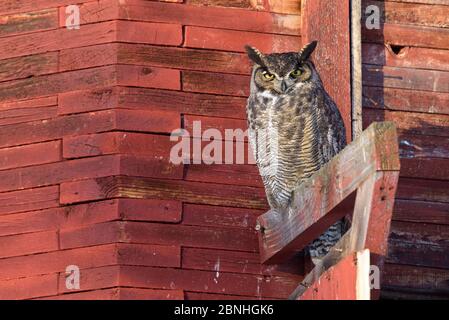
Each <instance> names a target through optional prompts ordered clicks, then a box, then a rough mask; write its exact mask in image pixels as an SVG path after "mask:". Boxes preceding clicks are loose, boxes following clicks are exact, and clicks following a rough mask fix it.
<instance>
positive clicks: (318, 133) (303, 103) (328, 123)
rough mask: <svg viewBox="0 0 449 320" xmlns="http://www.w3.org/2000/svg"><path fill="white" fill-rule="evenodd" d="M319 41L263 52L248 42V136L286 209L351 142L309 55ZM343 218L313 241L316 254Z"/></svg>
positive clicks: (269, 187) (275, 201) (337, 234)
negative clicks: (250, 67) (307, 181)
mask: <svg viewBox="0 0 449 320" xmlns="http://www.w3.org/2000/svg"><path fill="white" fill-rule="evenodd" d="M316 46H317V42H316V41H314V42H311V43H309V44H307V45H306V46H304V48H303V49H302V50H301V51H300V52H287V53H273V54H263V53H261V52H260V51H259V50H257V49H256V48H253V47H249V46H246V47H245V48H246V51H247V53H248V56H249V58H250V59H251V60H252V62H253V63H254V67H253V70H252V76H251V93H250V96H249V98H248V104H247V109H246V111H247V117H248V127H249V140H250V144H251V147H252V149H253V153H254V158H255V160H256V163H257V166H258V168H259V172H260V175H261V176H262V181H263V183H264V186H265V191H266V195H267V199H268V203H269V205H270V207H271V208H272V209H275V210H276V211H278V212H281V213H282V212H286V209H287V208H288V206H289V204H290V202H291V201H292V196H293V190H294V189H295V187H296V186H297V185H298V184H299V183H300V182H301V181H302V180H304V179H307V178H308V177H310V176H311V175H312V174H313V173H314V172H315V171H317V170H318V169H320V167H321V166H323V165H324V164H325V163H326V162H328V161H329V160H331V159H332V157H333V156H335V155H336V154H337V153H338V152H339V151H340V150H342V149H343V148H344V147H345V145H346V135H345V126H344V123H343V119H342V117H341V115H340V112H339V111H338V108H337V106H336V105H335V103H334V101H333V100H332V99H331V97H330V96H329V95H328V94H327V92H326V91H325V89H324V87H323V83H322V82H321V79H320V76H319V74H318V72H317V70H316V68H315V66H314V64H313V62H312V61H310V56H311V55H312V53H313V51H314V50H315V48H316ZM343 228H344V226H343V222H342V221H338V222H337V223H335V224H334V225H333V226H331V227H330V228H329V229H328V230H327V231H326V232H325V233H324V234H323V235H321V236H320V237H319V238H318V239H316V240H315V241H314V242H313V243H312V244H311V245H309V248H308V249H309V253H310V256H311V258H312V260H314V261H317V259H319V258H321V257H322V256H324V255H325V254H326V253H327V252H328V251H329V249H330V248H331V247H332V246H333V245H335V243H337V241H338V240H339V239H340V238H341V236H342V233H343V232H344V230H343Z"/></svg>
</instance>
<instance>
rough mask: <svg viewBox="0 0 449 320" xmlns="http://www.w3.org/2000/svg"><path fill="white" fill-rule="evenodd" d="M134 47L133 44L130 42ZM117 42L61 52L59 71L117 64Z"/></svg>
mask: <svg viewBox="0 0 449 320" xmlns="http://www.w3.org/2000/svg"><path fill="white" fill-rule="evenodd" d="M129 45H130V46H131V47H133V45H132V44H129ZM117 46H118V44H117V43H105V44H98V45H93V46H88V47H81V48H70V49H64V50H61V51H60V52H59V71H60V72H63V71H72V70H78V69H87V68H92V67H100V66H106V65H111V64H117Z"/></svg>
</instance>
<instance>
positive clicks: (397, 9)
mask: <svg viewBox="0 0 449 320" xmlns="http://www.w3.org/2000/svg"><path fill="white" fill-rule="evenodd" d="M401 2H407V1H399V2H392V1H373V0H363V7H362V13H363V14H364V15H363V19H364V21H365V19H366V18H367V16H366V14H365V8H366V7H368V6H370V5H375V6H377V7H378V8H379V9H380V13H381V17H380V18H381V22H382V23H396V24H413V25H421V26H430V27H440V28H447V27H449V7H448V6H447V2H445V1H444V0H442V1H438V0H437V1H419V0H418V1H410V2H422V3H424V4H416V3H401ZM438 3H439V4H441V5H438Z"/></svg>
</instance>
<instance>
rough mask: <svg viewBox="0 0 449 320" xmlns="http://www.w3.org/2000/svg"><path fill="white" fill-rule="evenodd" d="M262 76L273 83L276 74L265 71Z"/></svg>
mask: <svg viewBox="0 0 449 320" xmlns="http://www.w3.org/2000/svg"><path fill="white" fill-rule="evenodd" d="M262 75H263V77H264V78H265V79H267V80H268V81H271V80H273V79H274V74H271V73H269V72H268V71H263V72H262Z"/></svg>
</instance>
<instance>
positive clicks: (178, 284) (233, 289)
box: [120, 266, 296, 299]
mask: <svg viewBox="0 0 449 320" xmlns="http://www.w3.org/2000/svg"><path fill="white" fill-rule="evenodd" d="M295 284H296V280H295V279H291V278H290V277H278V276H272V277H267V278H265V277H263V276H260V275H249V274H235V273H228V272H219V275H218V277H217V273H216V272H215V271H202V270H183V269H170V268H152V267H132V266H126V267H125V266H124V267H122V268H121V274H120V285H122V286H130V287H144V288H145V287H151V288H162V289H168V288H170V285H171V288H172V289H181V288H182V289H183V290H186V291H195V292H206V293H219V294H223V293H226V294H231V295H244V296H256V297H260V298H261V297H267V298H283V299H285V298H286V297H287V296H288V293H289V292H290V291H291V290H292V288H294V286H295ZM206 286H207V289H205V287H206Z"/></svg>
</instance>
